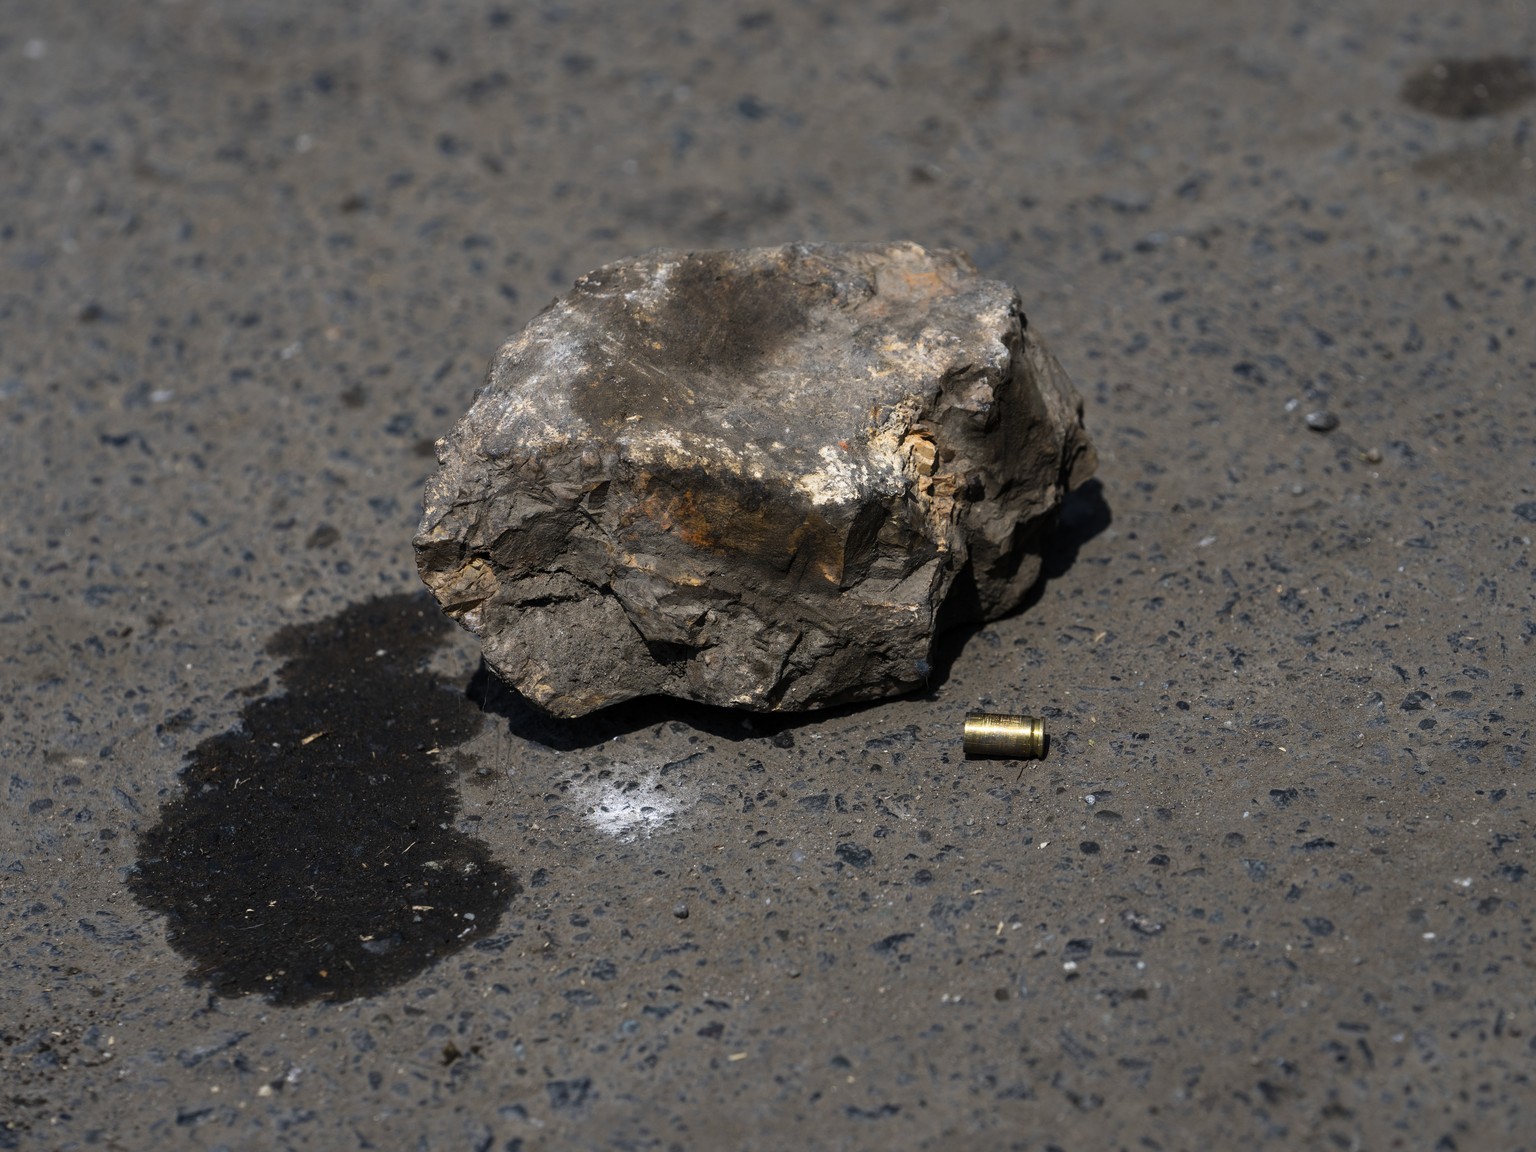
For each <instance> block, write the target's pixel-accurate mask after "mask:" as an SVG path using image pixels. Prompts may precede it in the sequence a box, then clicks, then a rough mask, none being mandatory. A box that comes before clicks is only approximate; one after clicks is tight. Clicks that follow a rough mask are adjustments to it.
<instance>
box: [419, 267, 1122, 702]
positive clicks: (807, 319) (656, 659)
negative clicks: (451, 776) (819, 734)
mask: <svg viewBox="0 0 1536 1152" xmlns="http://www.w3.org/2000/svg"><path fill="white" fill-rule="evenodd" d="M439 459H440V461H441V463H442V470H441V471H440V472H439V473H438V475H437V476H436V477H435V478H434V479H433V480H432V481H431V482H430V483H429V484H428V486H427V491H426V501H425V503H426V511H425V515H424V517H423V519H422V522H421V528H420V530H419V532H418V534H417V536H416V553H417V563H418V567H419V570H420V572H421V576H422V579H423V580H425V581H426V583H427V585H428V586H429V587H430V588H431V589H432V591H433V593H434V594H435V595H436V596H437V598H438V600H439V601H440V602H441V603H442V606H443V608H444V610H445V611H447V612H448V614H449V615H451V616H453V617H454V618H455V619H457V620H458V621H460V623H462V624H463V625H464V626H465V627H467V628H468V629H469V630H470V631H472V632H474V633H476V634H477V635H478V636H479V637H480V639H481V642H482V644H483V646H484V653H485V659H486V661H487V663H488V664H490V666H491V667H492V668H494V669H495V670H496V671H497V673H499V674H500V675H501V676H502V677H503V678H504V679H506V680H507V681H508V682H509V683H511V684H512V685H514V686H515V687H516V688H517V689H518V690H519V691H521V692H522V693H523V694H525V695H526V696H528V697H529V698H530V699H532V700H533V701H534V702H536V703H537V704H539V705H541V706H542V707H544V708H546V709H548V710H549V711H550V712H552V713H554V714H556V715H560V716H579V715H582V714H583V713H586V712H589V711H591V710H592V709H595V708H599V707H602V706H603V705H606V704H612V703H616V702H618V701H621V700H625V699H629V698H631V697H635V696H640V695H645V694H648V693H657V692H659V693H666V694H669V695H673V696H679V697H683V698H686V699H691V700H698V701H703V702H706V703H711V704H723V705H732V706H736V707H742V708H749V709H753V710H757V711H774V710H794V709H804V708H816V707H822V706H826V705H831V704H837V703H842V702H846V701H853V700H869V699H878V698H880V697H884V696H890V695H896V694H900V693H903V692H907V691H910V690H912V689H914V688H917V687H919V686H921V685H922V684H924V683H926V682H927V679H928V677H929V674H930V671H931V664H932V655H933V644H934V639H935V637H936V635H937V634H938V633H939V632H940V631H941V630H942V629H943V628H944V627H945V626H947V625H948V624H950V623H959V622H962V621H975V620H987V619H992V618H994V617H996V616H999V615H1002V614H1004V613H1007V612H1009V611H1011V610H1013V609H1014V608H1016V607H1017V606H1018V604H1019V603H1020V601H1021V600H1022V598H1023V597H1024V595H1025V593H1026V592H1027V591H1028V590H1029V588H1030V587H1031V586H1032V585H1033V584H1034V583H1035V581H1036V579H1037V577H1038V576H1039V574H1040V566H1041V554H1042V552H1043V550H1044V547H1045V544H1046V541H1047V540H1048V538H1049V535H1050V532H1051V530H1052V528H1053V527H1054V526H1055V522H1056V514H1057V510H1058V508H1059V507H1060V503H1061V499H1062V497H1063V496H1064V495H1065V494H1066V492H1067V491H1068V490H1069V489H1070V488H1072V487H1073V486H1075V485H1076V484H1078V483H1080V482H1081V481H1083V480H1084V479H1085V478H1087V476H1089V475H1090V474H1091V473H1092V471H1093V467H1094V454H1093V449H1092V446H1091V444H1090V443H1089V440H1088V435H1087V432H1086V431H1085V429H1084V427H1083V419H1082V401H1081V399H1080V398H1079V397H1078V395H1077V392H1076V391H1075V390H1074V389H1073V387H1072V384H1071V382H1070V381H1069V380H1068V379H1067V377H1066V374H1065V373H1064V372H1063V371H1062V370H1061V368H1060V366H1059V365H1058V364H1057V363H1056V361H1055V359H1054V358H1052V356H1051V355H1050V353H1049V352H1047V351H1046V349H1045V346H1044V345H1043V344H1042V343H1041V342H1040V340H1039V338H1038V337H1037V336H1036V335H1035V334H1034V333H1033V332H1032V331H1031V330H1030V328H1029V325H1028V323H1027V321H1026V320H1025V318H1024V313H1023V309H1022V306H1021V304H1020V301H1019V297H1018V295H1017V293H1015V292H1014V290H1013V289H1012V288H1010V287H1009V286H1007V285H1006V284H1003V283H1000V282H998V281H994V280H986V279H983V278H982V277H981V276H979V275H978V274H977V273H976V271H975V269H974V268H973V267H972V266H971V264H970V262H969V260H968V259H966V258H965V257H964V256H963V255H961V254H959V253H956V252H951V251H926V250H924V249H923V248H920V247H918V246H917V245H915V244H910V243H893V244H879V245H873V244H871V245H830V244H794V245H787V246H784V247H779V248H757V249H742V250H735V251H715V252H675V251H657V252H653V253H650V254H649V255H646V256H643V257H640V258H637V259H633V260H627V261H623V262H620V263H616V264H610V265H607V266H606V267H603V268H600V269H598V270H597V271H595V272H592V273H590V274H588V275H586V276H583V277H582V278H581V279H580V280H578V281H577V283H576V287H575V290H574V291H572V292H571V293H570V294H568V295H567V296H565V297H563V298H562V299H560V300H558V301H556V302H555V303H554V304H553V305H551V306H550V307H549V308H548V309H546V310H545V311H544V312H543V313H541V314H540V315H539V316H538V317H537V318H536V319H535V320H534V321H533V322H532V323H531V324H530V325H529V326H528V328H527V329H526V330H525V331H524V332H523V333H522V334H521V335H519V336H517V337H516V338H514V339H512V340H510V341H509V342H508V343H507V344H506V345H505V346H504V347H503V348H502V349H501V351H500V352H499V353H498V354H497V356H496V359H495V362H494V363H493V364H492V367H491V371H490V379H489V383H488V385H487V387H486V388H485V389H484V391H482V392H481V393H480V395H479V396H478V397H477V398H476V400H475V402H474V405H473V407H471V409H470V410H469V413H468V414H467V415H466V416H465V417H464V419H463V420H462V421H460V423H459V424H458V426H457V427H456V428H455V429H454V430H453V431H452V433H450V435H449V436H448V437H447V438H445V439H444V440H443V441H442V442H441V443H440V445H439Z"/></svg>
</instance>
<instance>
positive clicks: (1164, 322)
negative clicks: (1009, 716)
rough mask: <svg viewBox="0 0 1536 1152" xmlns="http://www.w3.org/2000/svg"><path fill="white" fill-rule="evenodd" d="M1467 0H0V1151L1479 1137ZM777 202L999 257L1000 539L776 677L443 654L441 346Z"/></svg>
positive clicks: (1497, 1078) (1497, 642) (468, 343)
mask: <svg viewBox="0 0 1536 1152" xmlns="http://www.w3.org/2000/svg"><path fill="white" fill-rule="evenodd" d="M1533 51H1536V25H1533V23H1532V21H1531V16H1530V12H1529V9H1528V6H1524V5H1520V4H1513V3H1492V2H1474V3H1463V4H1456V5H1446V4H1427V3H1422V4H1421V3H1414V2H1409V0H1401V2H1396V3H1388V2H1385V0H1378V2H1375V3H1370V2H1352V3H1342V4H1333V5H1318V4H1312V3H1304V2H1301V0H1290V2H1285V3H1277V4H1259V3H1252V2H1247V0H1245V2H1243V3H1233V4H1199V3H1195V2H1192V0H1177V2H1175V0H1162V2H1154V3H1123V2H1108V0H1100V2H1097V3H1071V2H1062V3H1051V4H1046V3H1040V4H1029V5H1022V6H1014V7H1009V8H1002V7H999V6H996V5H991V4H983V3H969V2H958V0H957V2H952V3H948V4H940V3H936V2H927V0H911V2H905V3H903V2H901V0H892V2H890V3H881V4H869V5H865V4H850V5H813V4H808V3H796V4H766V3H758V4H735V3H724V4H697V3H676V4H664V5H663V4H656V5H650V4H644V5H642V4H616V3H597V2H594V3H573V4H568V5H562V4H555V3H549V4H526V5H524V4H513V3H507V4H503V5H500V6H486V7H482V6H477V5H476V6H472V5H456V4H449V3H444V2H441V0H426V2H423V3H414V4H405V3H399V4H384V5H376V6H366V5H353V4H336V5H325V6H322V5H308V4H299V3H274V4H261V5H238V4H233V3H215V2H208V3H202V2H194V0H185V2H181V3H170V2H166V3H156V4H145V5H110V4H105V3H90V2H84V0H74V2H69V3H60V2H48V3H44V2H42V0H16V2H13V3H11V4H9V5H8V6H7V10H6V19H5V20H4V21H3V27H0V59H3V61H4V66H3V69H0V156H3V163H0V172H3V179H0V269H3V272H0V460H3V466H0V481H3V489H0V526H3V541H4V548H3V550H0V764H3V768H4V781H5V785H4V787H5V792H4V806H3V807H0V1148H18V1149H44V1148H47V1149H54V1148H59V1149H63V1148H81V1147H86V1146H96V1147H103V1148H121V1149H146V1148H155V1147H166V1148H183V1147H185V1148H206V1149H215V1148H230V1149H236V1148H273V1147H279V1148H353V1147H356V1148H367V1147H373V1148H433V1149H450V1148H465V1149H477V1150H484V1149H498V1150H502V1149H506V1150H513V1149H519V1148H521V1149H535V1148H595V1149H598V1148H600V1149H608V1148H613V1149H629V1148H635V1149H641V1148H673V1147H677V1148H765V1149H766V1148H798V1147H817V1148H870V1147H881V1146H888V1147H897V1148H923V1147H927V1148H954V1147H974V1148H1026V1149H1047V1148H1052V1147H1056V1148H1062V1149H1078V1148H1082V1149H1090V1148H1091V1149H1097V1148H1127V1149H1130V1148H1152V1149H1157V1148H1162V1149H1174V1148H1210V1147H1237V1146H1245V1145H1246V1146H1262V1147H1277V1148H1278V1147H1340V1148H1352V1147H1359V1148H1387V1147H1404V1148H1460V1149H1472V1148H1517V1147H1529V1146H1530V1145H1531V1143H1532V1137H1531V1136H1530V1135H1529V1133H1530V1132H1531V1131H1532V1130H1533V1123H1532V1119H1531V1116H1532V1108H1531V1104H1532V1101H1533V1100H1536V1090H1533V1086H1532V1077H1533V1075H1536V1018H1533V1017H1536V996H1533V992H1532V987H1533V985H1532V967H1531V966H1532V946H1533V942H1536V935H1533V930H1532V926H1531V914H1532V906H1531V899H1532V894H1531V893H1532V885H1533V884H1536V877H1533V876H1531V875H1529V874H1528V870H1529V869H1531V868H1533V867H1536V865H1533V864H1532V862H1531V853H1532V845H1531V840H1530V837H1531V835H1532V828H1531V822H1532V819H1533V816H1536V806H1533V800H1536V785H1533V783H1532V778H1531V771H1530V769H1531V753H1532V708H1531V704H1530V702H1529V700H1530V698H1529V696H1528V695H1527V692H1528V691H1529V690H1531V689H1532V688H1533V684H1536V674H1533V673H1536V661H1533V641H1536V623H1533V620H1536V611H1533V609H1536V594H1533V587H1532V575H1531V537H1532V535H1533V533H1536V467H1533V466H1536V400H1533V396H1536V346H1533V339H1532V326H1531V318H1532V313H1533V308H1536V274H1533V268H1536V261H1533V254H1532V250H1531V248H1532V243H1533V236H1532V226H1533V222H1536V214H1533V209H1536V144H1533V142H1532V140H1531V138H1530V136H1531V122H1532V117H1533V116H1536V101H1529V100H1526V98H1525V92H1524V88H1523V87H1522V85H1523V83H1524V82H1523V81H1522V80H1521V78H1520V77H1521V76H1522V75H1527V76H1528V74H1526V73H1523V72H1522V71H1521V67H1522V66H1521V65H1519V63H1518V60H1520V59H1524V58H1527V57H1529V56H1530V55H1531V54H1532V52H1533ZM1498 55H1503V56H1508V57H1513V58H1517V59H1516V63H1515V64H1510V63H1509V62H1508V61H1505V62H1504V63H1500V62H1498V61H1493V62H1492V63H1485V64H1484V65H1482V66H1481V67H1480V68H1477V67H1474V68H1472V69H1471V70H1470V71H1467V70H1463V69H1460V68H1459V67H1454V68H1447V69H1443V70H1442V71H1441V72H1439V73H1436V72H1434V71H1433V70H1432V68H1433V65H1434V64H1435V62H1436V61H1444V60H1461V59H1467V60H1484V61H1486V60H1487V59H1488V58H1489V57H1493V56H1498ZM1415 76H1418V77H1420V78H1419V79H1418V80H1413V79H1412V78H1414V77H1415ZM1405 85H1406V86H1407V87H1406V89H1405ZM1405 96H1406V97H1411V98H1412V99H1407V98H1405ZM1482 113H1486V114H1482ZM802 238H803V239H828V240H885V239H890V238H909V239H913V240H916V241H918V242H920V243H923V244H928V245H935V246H946V245H948V246H958V247H962V248H965V249H967V250H969V251H970V253H971V254H972V256H973V257H974V258H975V260H976V261H977V263H978V264H979V265H980V266H981V268H982V269H983V270H984V271H985V272H987V273H988V274H989V275H993V276H997V277H999V278H1003V279H1007V280H1009V281H1012V282H1013V283H1015V284H1017V285H1018V287H1019V289H1020V291H1021V293H1022V295H1023V298H1024V301H1025V305H1026V308H1027V310H1028V312H1029V317H1030V322H1031V323H1032V324H1033V325H1034V326H1035V327H1036V328H1037V329H1039V330H1040V331H1041V332H1042V333H1044V335H1045V337H1046V339H1047V340H1048V342H1049V343H1050V346H1051V347H1052V349H1053V350H1054V351H1055V352H1056V354H1057V355H1058V356H1059V358H1060V359H1061V361H1062V362H1063V364H1064V365H1065V366H1066V368H1067V370H1068V371H1069V373H1071V374H1072V375H1073V377H1074V379H1075V380H1076V382H1077V384H1078V386H1079V388H1080V389H1081V390H1082V392H1083V394H1084V396H1085V397H1086V399H1087V406H1088V409H1087V410H1088V422H1089V427H1090V429H1091V431H1092V432H1093V434H1094V436H1095V439H1096V443H1097V446H1098V449H1099V454H1100V459H1101V464H1100V471H1099V482H1098V483H1097V484H1096V485H1095V486H1093V487H1092V488H1090V489H1088V490H1086V491H1085V492H1083V493H1082V494H1080V496H1079V497H1078V498H1077V499H1076V500H1075V501H1074V503H1073V505H1072V506H1071V508H1070V509H1069V514H1068V516H1067V521H1066V523H1065V525H1064V528H1063V533H1062V537H1061V540H1060V542H1059V545H1058V547H1057V549H1056V551H1055V553H1054V554H1053V556H1052V559H1051V564H1050V566H1049V571H1050V575H1049V578H1048V580H1047V581H1046V582H1045V583H1044V584H1043V585H1042V587H1041V590H1040V592H1039V595H1038V598H1037V600H1036V602H1035V603H1033V604H1032V605H1031V606H1030V607H1029V608H1028V610H1027V611H1025V612H1023V613H1022V614H1020V615H1017V616H1015V617H1013V618H1010V619H1008V620H1005V621H1001V622H999V623H996V624H994V625H992V626H989V627H987V628H985V629H983V630H980V631H979V632H976V633H974V634H971V635H968V636H963V637H957V638H956V640H955V642H954V643H952V644H951V645H950V647H949V650H948V653H947V656H948V661H947V667H946V668H943V669H941V673H942V675H941V677H940V678H939V679H938V680H937V681H936V683H935V684H934V686H933V689H932V691H931V692H929V693H928V694H926V695H923V696H920V697H914V698H907V699H903V700H899V701H895V702H892V703H889V704H885V705H880V706H874V707H868V708H863V709H859V710H848V711H841V712H837V713H833V714H826V715H817V716H808V717H801V718H797V719H794V720H792V721H787V722H786V721H771V722H770V721H765V720H762V719H756V720H754V719H750V718H745V717H743V716H741V715H737V714H730V713H720V712H710V711H707V710H702V709H693V708H686V707H682V706H673V705H669V704H667V703H665V702H661V703H657V702H654V701H652V702H646V703H643V704H638V705H626V706H623V707H621V708H619V709H618V710H616V711H614V712H611V713H608V714H605V715H602V716H598V717H594V718H592V719H590V720H587V721H579V722H574V723H570V724H554V723H550V722H547V721H543V720H540V719H539V718H538V717H537V716H534V715H532V714H531V713H529V712H528V711H527V710H526V709H525V708H524V707H522V706H521V705H520V704H519V703H517V702H516V701H515V700H513V699H511V698H510V697H508V696H507V695H506V694H505V693H503V692H500V691H498V690H496V688H495V686H494V685H487V684H486V683H485V682H484V681H483V680H476V679H475V670H476V664H477V654H476V651H475V649H474V646H473V644H472V642H471V641H470V640H469V639H468V638H467V637H465V636H463V635H461V634H459V633H458V632H457V631H456V630H444V629H442V628H439V627H437V626H436V621H435V618H433V617H431V616H423V615H422V613H423V612H425V611H426V610H427V608H428V607H429V604H428V602H426V601H425V600H419V599H412V598H411V597H413V596H414V595H415V594H416V592H417V589H418V583H417V580H416V577H415V573H414V570H413V566H412V556H411V549H410V537H411V533H412V530H413V528H414V526H415V521H416V517H417V515H418V511H419V498H420V491H421V486H422V483H423V481H424V479H425V477H426V475H427V474H428V471H429V470H430V469H431V468H432V467H433V466H434V465H433V461H432V460H431V458H430V457H431V441H432V440H433V438H435V437H436V436H438V435H440V434H441V433H442V432H443V431H445V430H446V429H447V428H448V426H449V425H450V424H451V422H452V421H453V420H454V419H455V418H456V417H457V416H458V415H459V414H460V413H461V412H462V411H463V410H464V408H465V407H466V406H467V404H468V401H469V398H470V396H471V394H472V392H473V390H474V388H475V387H476V386H477V384H478V382H479V379H480V377H481V374H482V372H483V370H484V367H485V365H486V363H487V361H488V360H489V358H490V356H491V354H492V352H493V351H494V349H495V348H496V346H497V344H498V342H499V341H500V340H501V339H503V338H504V337H505V336H507V335H508V334H509V333H511V332H513V331H515V330H516V329H517V328H518V327H520V326H521V325H522V324H523V323H524V322H526V320H527V319H528V318H529V317H530V316H531V315H532V314H533V313H534V312H535V311H537V310H538V309H539V308H540V307H542V306H543V305H544V304H545V303H546V302H547V301H548V300H549V299H550V298H551V297H552V296H553V295H555V294H556V293H557V292H558V291H562V290H563V289H564V288H565V287H567V286H568V285H569V283H570V282H571V281H572V280H573V279H574V278H575V277H576V276H577V275H579V274H580V273H582V272H583V271H585V270H587V269H588V268H590V267H593V266H596V265H598V264H601V263H603V262H605V261H608V260H612V259H615V258H619V257H622V256H625V255H629V254H631V253H634V252H637V251H640V250H643V249H645V248H648V247H650V246H653V245H661V244H665V245H670V246H694V247H700V246H738V245H745V244H753V243H776V242H781V241H786V240H794V239H802ZM1322 412H1329V413H1332V414H1333V415H1334V416H1335V417H1336V418H1337V426H1336V427H1333V428H1332V430H1330V431H1318V430H1315V429H1314V428H1312V427H1309V424H1308V419H1307V418H1308V416H1309V414H1312V413H1322ZM1312 423H1314V424H1327V423H1328V421H1326V420H1322V419H1321V418H1316V419H1314V420H1313V421H1312ZM375 598H382V599H378V600H375ZM470 688H473V691H472V692H471V693H470V697H471V698H466V690H467V689H470ZM285 690H286V692H287V695H281V694H282V693H283V692H284V691H285ZM977 706H986V707H992V708H998V709H1009V710H1012V709H1017V710H1022V711H1034V712H1039V713H1041V714H1043V715H1045V716H1046V717H1047V718H1048V720H1049V724H1050V730H1051V734H1052V737H1053V741H1052V750H1051V755H1050V757H1049V759H1048V760H1046V761H1045V762H1043V763H1039V764H1029V765H1024V766H1023V771H1022V772H1021V771H1020V766H1019V765H1015V764H1008V763H987V762H981V763H977V762H966V761H964V760H963V759H962V758H961V756H960V752H959V737H960V726H961V721H962V718H963V716H964V714H965V712H966V711H967V710H969V709H972V708H975V707H977ZM184 770H185V773H184ZM365 866H366V867H365ZM168 913H169V914H170V917H171V918H170V919H169V920H168V918H167V914H168ZM466 913H469V914H470V915H472V916H473V917H474V918H473V919H469V918H468V917H467V916H466ZM168 928H169V929H170V935H169V936H168Z"/></svg>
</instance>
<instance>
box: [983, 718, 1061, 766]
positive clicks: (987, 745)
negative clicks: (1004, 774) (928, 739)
mask: <svg viewBox="0 0 1536 1152" xmlns="http://www.w3.org/2000/svg"><path fill="white" fill-rule="evenodd" d="M1046 746H1047V737H1046V735H1045V721H1044V720H1041V719H1040V718H1039V717H1038V716H1004V715H1000V714H997V713H992V712H972V713H970V714H969V715H968V716H966V718H965V754H966V756H967V757H972V756H1001V757H1006V758H1007V759H1010V760H1043V759H1045V750H1046Z"/></svg>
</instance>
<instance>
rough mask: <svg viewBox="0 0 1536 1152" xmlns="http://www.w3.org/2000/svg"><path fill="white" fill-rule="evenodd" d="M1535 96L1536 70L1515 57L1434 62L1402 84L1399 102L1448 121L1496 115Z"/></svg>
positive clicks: (1487, 57)
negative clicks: (1443, 117) (1401, 99)
mask: <svg viewBox="0 0 1536 1152" xmlns="http://www.w3.org/2000/svg"><path fill="white" fill-rule="evenodd" d="M1533 95H1536V70H1533V69H1532V68H1531V63H1530V61H1528V60H1523V59H1520V58H1519V57H1516V56H1484V57H1481V58H1479V59H1475V60H1437V61H1435V62H1434V63H1433V64H1430V65H1429V66H1428V67H1425V68H1423V69H1421V70H1419V71H1418V72H1415V73H1414V74H1413V75H1412V76H1410V77H1408V79H1407V80H1406V81H1405V82H1404V84H1403V100H1404V101H1406V102H1407V103H1408V104H1411V105H1412V106H1413V107H1415V108H1417V109H1418V110H1419V111H1420V112H1428V113H1430V114H1431V115H1434V116H1445V117H1447V118H1449V119H1452V120H1471V119H1474V118H1476V117H1478V116H1496V115H1498V114H1499V113H1501V112H1507V111H1509V110H1510V109H1511V108H1515V107H1518V106H1519V105H1520V104H1523V103H1524V102H1525V101H1526V100H1529V99H1530V98H1531V97H1532V96H1533Z"/></svg>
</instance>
